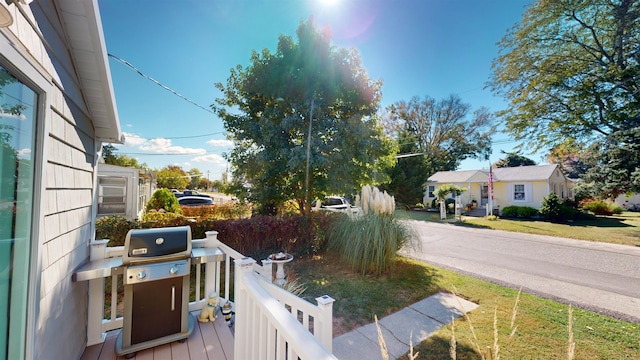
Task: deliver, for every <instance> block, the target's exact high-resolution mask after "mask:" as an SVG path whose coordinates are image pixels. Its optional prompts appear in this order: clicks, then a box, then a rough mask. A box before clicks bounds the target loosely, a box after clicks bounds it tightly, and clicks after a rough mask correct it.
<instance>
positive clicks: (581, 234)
mask: <svg viewBox="0 0 640 360" xmlns="http://www.w3.org/2000/svg"><path fill="white" fill-rule="evenodd" d="M396 214H397V216H398V217H399V218H403V219H413V220H421V221H439V220H438V217H437V216H436V218H435V219H434V217H433V215H436V214H435V213H428V212H417V211H411V212H408V211H398V212H397V213H396ZM462 219H463V221H462V222H452V223H451V224H452V225H455V226H471V227H481V228H487V229H494V230H505V231H513V232H521V233H528V234H537V235H552V236H559V237H565V238H571V239H579V240H588V241H598V242H608V243H614V244H622V245H632V246H640V212H630V211H625V212H623V213H622V214H620V215H613V216H598V217H596V218H595V219H593V220H577V221H574V222H571V223H565V224H558V223H551V222H547V221H541V220H520V219H498V220H487V219H485V218H474V217H465V216H463V217H462Z"/></svg>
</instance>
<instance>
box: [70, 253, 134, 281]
mask: <svg viewBox="0 0 640 360" xmlns="http://www.w3.org/2000/svg"><path fill="white" fill-rule="evenodd" d="M120 273H123V269H122V257H113V258H107V259H102V260H97V261H90V262H88V263H86V264H84V265H82V266H81V267H80V268H79V269H78V270H76V272H75V273H73V276H72V280H73V281H86V280H93V279H100V278H105V277H109V276H111V275H113V274H120Z"/></svg>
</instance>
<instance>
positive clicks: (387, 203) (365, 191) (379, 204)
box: [356, 185, 396, 215]
mask: <svg viewBox="0 0 640 360" xmlns="http://www.w3.org/2000/svg"><path fill="white" fill-rule="evenodd" d="M356 206H359V207H360V208H362V212H363V214H365V215H367V214H369V213H370V212H371V213H374V214H377V215H387V214H389V215H392V214H393V213H394V211H395V209H396V201H395V198H394V197H393V196H391V195H389V194H387V192H386V191H384V192H381V191H380V189H378V188H377V187H375V186H374V187H373V188H372V187H370V186H369V185H365V186H363V187H362V191H361V194H360V195H356Z"/></svg>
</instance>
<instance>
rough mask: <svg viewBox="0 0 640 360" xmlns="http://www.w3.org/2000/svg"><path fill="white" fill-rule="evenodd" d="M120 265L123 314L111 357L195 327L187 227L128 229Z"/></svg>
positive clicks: (172, 338)
mask: <svg viewBox="0 0 640 360" xmlns="http://www.w3.org/2000/svg"><path fill="white" fill-rule="evenodd" d="M122 263H123V267H124V314H123V327H122V331H121V332H120V335H118V338H117V339H116V353H117V354H118V355H131V354H132V353H135V352H136V351H140V350H143V349H147V348H151V347H155V346H158V345H162V344H166V343H169V342H172V341H176V340H183V339H186V338H188V337H189V335H191V332H192V331H193V328H194V326H195V321H194V319H193V317H192V316H191V315H190V314H189V274H190V272H191V228H190V227H188V226H181V227H171V228H155V229H135V230H130V231H129V233H127V237H126V239H125V245H124V255H123V259H122Z"/></svg>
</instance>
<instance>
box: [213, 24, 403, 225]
mask: <svg viewBox="0 0 640 360" xmlns="http://www.w3.org/2000/svg"><path fill="white" fill-rule="evenodd" d="M297 38H298V42H297V43H296V42H294V40H293V38H292V37H290V36H284V35H282V36H280V38H279V41H278V45H277V50H276V52H275V53H272V52H271V51H270V50H268V49H264V50H262V52H260V53H258V52H256V51H254V52H253V53H252V55H251V64H250V65H249V66H248V67H247V68H243V67H242V66H238V67H236V68H235V69H231V75H230V76H229V78H228V80H227V83H226V85H223V84H216V86H217V87H218V89H219V90H221V91H222V93H223V97H222V98H219V99H216V105H214V106H213V107H214V109H215V111H216V113H217V114H218V116H219V117H220V118H221V119H223V121H224V125H225V129H226V131H227V132H228V134H229V137H230V138H231V139H233V140H234V142H235V147H234V149H233V151H232V152H231V153H229V154H228V155H227V159H228V160H229V161H230V162H231V164H232V171H233V178H234V184H233V185H231V186H230V190H232V191H233V192H234V193H235V194H237V195H238V197H241V198H242V197H244V198H248V199H249V200H251V201H252V202H254V203H256V205H258V206H259V207H261V208H262V209H263V212H272V211H273V209H275V208H277V207H278V206H280V205H282V204H283V203H284V202H285V201H287V200H290V199H295V200H296V201H297V202H298V204H299V205H300V209H303V211H304V212H305V213H307V214H308V213H309V212H310V210H311V199H312V198H315V197H321V196H323V195H325V194H329V193H336V194H340V193H349V192H353V191H354V189H359V188H360V187H361V186H362V185H363V184H371V183H378V182H381V181H382V180H384V179H385V178H386V173H385V172H384V170H385V169H386V168H387V167H390V166H391V165H392V164H393V155H394V150H395V148H394V145H393V142H392V141H391V140H390V139H387V138H385V137H384V136H383V134H382V128H381V126H380V124H379V120H378V119H377V117H376V112H377V109H378V106H379V102H380V97H381V93H380V88H381V83H380V82H379V81H372V80H371V79H369V77H368V76H367V74H366V71H365V69H364V68H363V67H362V65H361V59H360V55H359V53H358V52H357V51H356V50H355V49H345V48H337V47H336V46H334V45H332V44H331V41H330V40H331V39H330V36H329V32H328V31H320V30H318V29H316V27H315V25H314V24H313V22H312V21H307V22H305V21H303V22H301V23H300V26H299V27H298V30H297ZM307 166H308V167H307ZM307 174H309V176H308V177H307Z"/></svg>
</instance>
